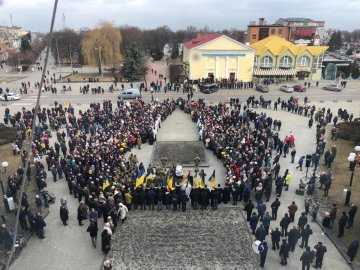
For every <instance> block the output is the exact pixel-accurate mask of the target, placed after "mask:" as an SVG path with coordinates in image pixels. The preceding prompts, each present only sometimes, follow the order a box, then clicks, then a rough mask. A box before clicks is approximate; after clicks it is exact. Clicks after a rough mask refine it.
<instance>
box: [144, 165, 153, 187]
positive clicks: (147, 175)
mask: <svg viewBox="0 0 360 270" xmlns="http://www.w3.org/2000/svg"><path fill="white" fill-rule="evenodd" d="M152 178H153V174H152V169H150V170H148V172H147V174H146V176H145V179H144V185H145V186H146V184H147V181H149V180H152Z"/></svg>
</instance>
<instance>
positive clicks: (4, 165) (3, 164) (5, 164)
mask: <svg viewBox="0 0 360 270" xmlns="http://www.w3.org/2000/svg"><path fill="white" fill-rule="evenodd" d="M1 166H2V167H3V168H4V171H3V172H0V174H5V173H6V168H7V167H8V166H9V163H8V162H7V161H4V162H2V163H1ZM0 186H1V191H2V195H3V196H4V195H5V190H4V185H3V182H2V179H1V177H0Z"/></svg>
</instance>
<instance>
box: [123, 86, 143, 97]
mask: <svg viewBox="0 0 360 270" xmlns="http://www.w3.org/2000/svg"><path fill="white" fill-rule="evenodd" d="M118 98H119V99H136V98H141V93H140V90H139V89H137V88H130V89H125V90H124V91H123V92H121V93H120V94H119V97H118Z"/></svg>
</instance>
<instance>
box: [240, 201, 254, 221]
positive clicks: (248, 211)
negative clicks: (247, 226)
mask: <svg viewBox="0 0 360 270" xmlns="http://www.w3.org/2000/svg"><path fill="white" fill-rule="evenodd" d="M254 207H255V206H254V204H253V203H252V202H251V200H249V201H248V202H247V203H246V205H245V208H244V209H243V210H244V211H246V216H247V218H246V220H247V221H250V218H251V213H252V211H253V209H254Z"/></svg>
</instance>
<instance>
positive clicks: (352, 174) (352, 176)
mask: <svg viewBox="0 0 360 270" xmlns="http://www.w3.org/2000/svg"><path fill="white" fill-rule="evenodd" d="M354 171H355V168H354V169H353V170H352V171H351V178H350V185H349V186H350V187H351V186H352V181H353V178H354Z"/></svg>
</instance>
